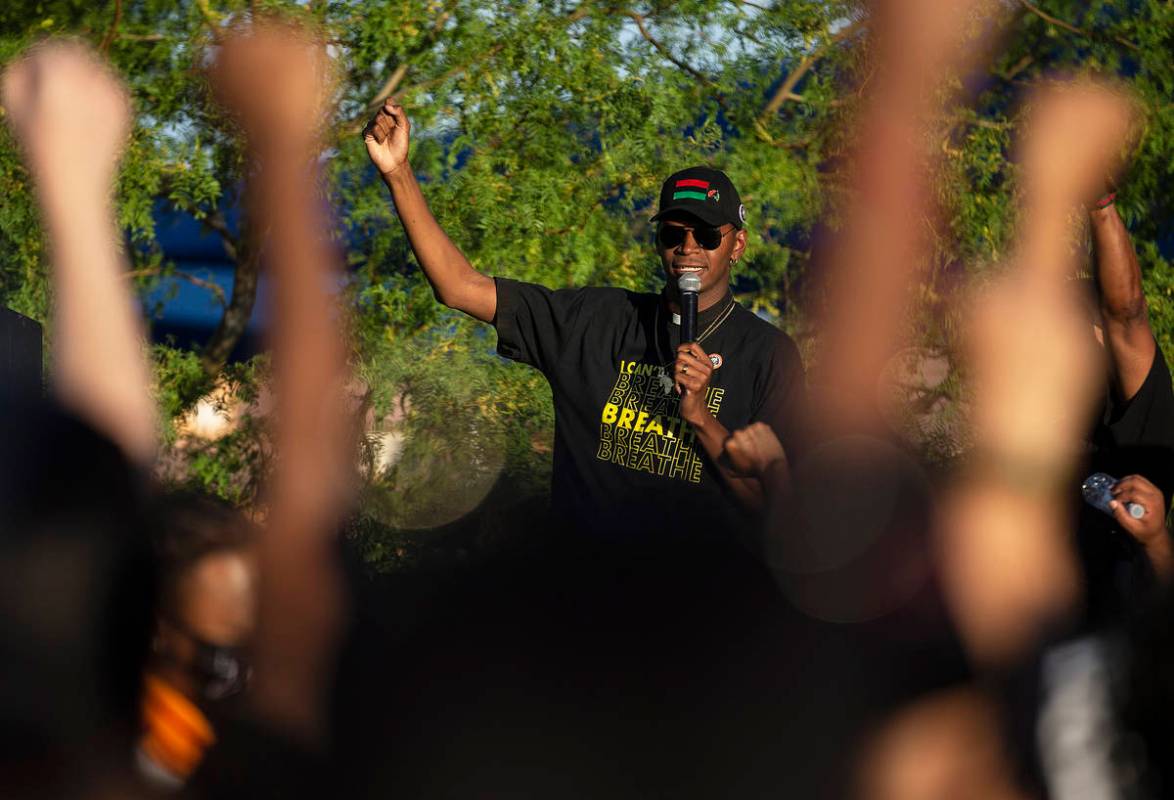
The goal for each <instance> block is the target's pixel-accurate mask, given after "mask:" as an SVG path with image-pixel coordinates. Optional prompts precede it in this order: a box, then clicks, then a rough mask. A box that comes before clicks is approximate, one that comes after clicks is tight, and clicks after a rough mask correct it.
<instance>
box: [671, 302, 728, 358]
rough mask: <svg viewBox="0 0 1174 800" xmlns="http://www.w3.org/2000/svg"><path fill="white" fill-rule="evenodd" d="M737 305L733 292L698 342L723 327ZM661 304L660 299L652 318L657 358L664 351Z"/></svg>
mask: <svg viewBox="0 0 1174 800" xmlns="http://www.w3.org/2000/svg"><path fill="white" fill-rule="evenodd" d="M735 305H737V301H736V300H734V295H733V294H732V293H731V294H730V302H729V304H728V305H727V306H726V307H725V308H724V309H722V311H721V312H720V313H719V314H718V315H717V319H715V320H714V321H713V322H711V323H709V327H708V328H706V329H705V330H703V331H702V332H701V335H700V336H698V337H697V344H701V343H702V342H704V341H705V339H706V337H708V336H709V335H710V334H711V333H713V332H714V331H716V330H717V329H718V328H719V327H721V324H722V323H723V322H725V321H726V320H727V319H729V317H730V315H731V314H733V313H734V306H735ZM660 306H661V303H660V301H659V300H658V301H657V303H656V316H655V317H654V318H653V320H652V335H653V346H654V347H655V348H656V357H657V358H660V354H661V353H662V352H663V351H662V350H661V349H660ZM676 360H677V359H676V358H675V357H674V358H670V359H669V360H668V361H666V362H664V364H663V365H662V366H666V367H667V366H669V365H670V364H672V363H673V362H674V361H676Z"/></svg>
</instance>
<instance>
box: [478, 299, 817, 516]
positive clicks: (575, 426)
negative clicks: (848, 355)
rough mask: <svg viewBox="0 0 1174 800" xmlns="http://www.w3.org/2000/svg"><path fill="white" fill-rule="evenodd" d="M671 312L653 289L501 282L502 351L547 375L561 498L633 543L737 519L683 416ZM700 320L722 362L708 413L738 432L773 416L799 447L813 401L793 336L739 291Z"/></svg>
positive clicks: (558, 506)
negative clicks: (803, 406) (742, 301)
mask: <svg viewBox="0 0 1174 800" xmlns="http://www.w3.org/2000/svg"><path fill="white" fill-rule="evenodd" d="M671 317H672V315H671V314H670V313H669V311H668V310H667V308H666V307H665V305H664V303H663V300H662V298H661V297H660V296H659V295H656V294H640V293H635V292H629V291H625V290H622V289H610V288H584V289H561V290H557V291H556V290H551V289H547V288H545V287H542V286H535V285H533V284H528V283H520V282H517V281H513V280H508V279H504V278H498V279H497V317H496V320H495V325H496V328H497V334H498V352H499V353H500V354H501V355H503V356H506V357H507V358H511V359H513V360H515V361H521V362H522V363H524V364H530V365H531V366H534V367H536V368H538V369H539V370H541V371H542V373H543V374H544V375H545V376H546V378H547V380H548V381H550V386H551V389H552V391H553V395H554V409H555V441H554V475H553V481H552V482H553V487H552V502H553V504H554V508H555V511H556V513H557V514H558V515H559V516H561V517H563V518H565V519H568V520H570V521H572V522H573V524H574V526H575V527H578V528H580V529H588V528H590V529H592V530H593V531H594V532H595V533H598V534H600V535H603V536H619V537H624V538H626V537H630V536H631V535H633V534H641V533H647V534H653V533H658V532H664V531H668V530H674V529H676V528H673V527H670V526H682V525H684V526H688V527H689V528H690V529H691V530H696V531H699V532H700V531H703V530H704V529H706V528H712V526H714V525H720V524H721V522H722V521H723V520H729V519H731V518H734V519H736V518H737V517H736V516H734V517H731V515H733V514H734V513H735V512H734V509H735V508H736V505H735V503H736V501H735V500H734V499H733V498H732V497H731V496H730V494H729V492H728V489H727V488H726V487H725V485H724V483H723V481H722V478H721V475H720V474H719V473H718V471H717V468H716V466H715V465H714V464H713V463H712V462H711V461H710V460H709V458H708V457H707V456H706V454H705V452H704V450H703V448H702V447H701V445H700V443H698V442H697V441H695V437H694V435H693V432H692V430H691V429H690V426H689V425H688V423H686V422H684V421H683V420H681V418H680V416H679V403H680V398H679V397H678V396H677V394H676V391H675V390H674V388H673V385H672V363H673V360H674V358H675V351H676V347H677V345H678V344H679V342H680V328H679V326H678V325H676V324H674V323H673V321H672V319H671ZM697 327H698V331H700V336H701V341H700V344H701V347H702V348H703V349H704V350H705V351H706V352H707V353H709V354H710V355H711V361H714V362H715V364H717V365H718V368H717V369H716V370H715V371H714V373H713V376H712V378H711V380H710V388H709V391H708V395H707V404H708V406H709V408H710V410H711V412H713V413H714V415H715V416H716V417H717V419H718V420H719V421H720V422H721V423H722V425H724V426H725V427H726V428H727V429H729V430H730V431H731V432H732V431H734V430H737V429H738V428H741V427H744V426H746V425H747V424H749V423H751V422H754V421H757V420H762V421H765V422H768V423H769V424H770V425H771V426H772V427H773V428H774V430H775V432H776V434H777V435H778V436H779V439H780V441H781V442H782V443H783V446H784V448H786V449H787V452H788V453H790V454H792V455H794V450H795V448H796V447H797V446H798V433H799V431H798V427H799V425H798V419H799V409H800V403H801V402H802V398H803V396H804V388H803V367H802V362H801V361H800V359H799V353H798V349H797V348H796V347H795V344H794V342H793V341H791V339H790V338H788V337H787V336H786V335H785V334H784V333H782V332H781V331H779V330H778V329H777V328H775V327H774V326H773V325H770V324H769V323H767V322H765V321H764V320H762V319H760V318H758V317H757V316H756V315H754V314H753V313H751V312H750V311H748V310H746V309H745V308H743V307H742V306H740V305H738V304H737V303H736V302H734V300H733V297H732V296H727V298H726V299H725V300H723V301H721V302H719V303H717V304H716V305H715V306H713V307H712V308H710V309H706V310H705V311H704V312H702V313H701V314H700V315H699V319H698V326H697Z"/></svg>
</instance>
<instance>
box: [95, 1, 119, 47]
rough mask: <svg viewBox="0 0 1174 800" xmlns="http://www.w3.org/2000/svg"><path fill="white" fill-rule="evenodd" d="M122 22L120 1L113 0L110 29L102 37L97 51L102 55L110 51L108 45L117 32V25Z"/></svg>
mask: <svg viewBox="0 0 1174 800" xmlns="http://www.w3.org/2000/svg"><path fill="white" fill-rule="evenodd" d="M121 22H122V0H114V19H113V20H112V21H111V23H110V27H109V28H108V29H107V30H106V35H105V36H103V37H102V43H101V44H100V45H98V49H99V50H101V51H102V52H103V53H105V52H107V51H108V50H109V49H110V43H111V42H113V41H114V34H115V32H116V31H117V30H118V25H119V23H121Z"/></svg>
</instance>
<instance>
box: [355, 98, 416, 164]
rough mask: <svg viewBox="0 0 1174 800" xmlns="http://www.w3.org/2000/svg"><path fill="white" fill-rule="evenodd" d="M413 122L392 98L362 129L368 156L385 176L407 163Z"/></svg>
mask: <svg viewBox="0 0 1174 800" xmlns="http://www.w3.org/2000/svg"><path fill="white" fill-rule="evenodd" d="M411 130H412V126H411V123H410V122H408V116H407V114H405V113H404V109H403V106H400V105H397V104H396V103H395V102H394V101H393V100H388V101H387V102H385V103H384V104H383V108H381V109H379V113H377V114H376V115H375V116H374V117H372V118H371V121H370V122H369V123H367V127H366V128H364V129H363V142H364V143H366V145H367V155H368V156H370V157H371V163H373V164H374V165H375V167H376V169H378V170H379V172H380V174H382V175H383V176H385V177H386V176H390V175H393V174H395V173H396V172H398V171H399V170H400V169H401V168H402V167H403V166H404V164H407V163H408V144H409V143H410V141H411Z"/></svg>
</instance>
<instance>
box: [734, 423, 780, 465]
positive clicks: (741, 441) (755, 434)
mask: <svg viewBox="0 0 1174 800" xmlns="http://www.w3.org/2000/svg"><path fill="white" fill-rule="evenodd" d="M725 452H726V457H727V458H729V459H730V464H732V465H733V467H734V471H735V472H737V473H738V474H740V475H754V476H762V475H764V474H765V473H766V470H767V468H768V467H770V465H771V464H774V463H775V462H776V461H784V462H785V461H786V460H787V454H786V453H785V452H784V451H783V445H782V442H780V441H779V439H778V437H777V436H775V432H774V431H773V430H771V427H770V426H769V425H767V424H766V423H765V422H752V423H750V424H749V425H747V426H746V427H745V428H741V429H739V430H736V431H734V432H733V433H731V434H730V436H729V438H728V439H726V443H725Z"/></svg>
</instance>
